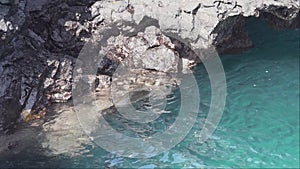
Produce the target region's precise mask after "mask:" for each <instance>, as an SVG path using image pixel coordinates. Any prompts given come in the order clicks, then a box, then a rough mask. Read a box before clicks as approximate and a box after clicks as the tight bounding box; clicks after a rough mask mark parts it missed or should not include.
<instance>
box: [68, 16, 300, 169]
mask: <svg viewBox="0 0 300 169" xmlns="http://www.w3.org/2000/svg"><path fill="white" fill-rule="evenodd" d="M247 28H248V29H249V30H250V36H251V37H252V39H253V41H254V44H255V48H254V49H252V50H250V51H248V52H245V53H243V54H240V55H234V56H229V55H227V56H222V62H223V65H224V69H225V72H226V76H227V85H228V96H227V103H226V108H225V111H224V114H223V117H222V120H221V122H220V124H219V126H218V128H217V129H216V131H215V132H214V134H213V135H212V137H211V138H210V139H209V140H207V141H206V142H205V143H204V144H200V143H198V141H197V134H198V133H199V131H200V130H201V127H200V126H202V124H203V121H204V119H205V117H206V114H207V112H208V109H209V106H210V87H209V86H210V84H209V81H208V77H207V75H206V71H205V69H204V67H203V66H201V65H200V66H198V67H197V69H196V70H195V75H196V77H197V81H198V83H199V89H200V92H201V112H200V113H199V116H198V119H197V123H196V124H195V126H194V127H193V129H192V130H191V131H190V133H189V135H188V136H187V137H186V138H185V140H183V142H181V143H180V144H179V145H177V146H176V147H175V148H173V149H171V150H169V151H168V152H165V153H163V154H161V155H158V156H156V157H153V158H150V159H143V160H141V159H129V158H123V157H118V156H115V155H112V154H110V153H106V152H105V151H104V150H102V149H100V148H96V149H92V151H91V152H90V153H88V154H86V155H85V156H82V157H81V158H78V159H73V160H74V161H73V162H72V164H65V165H66V166H65V167H70V165H71V166H72V167H99V166H109V167H114V168H183V167H184V168H189V167H197V168H199V167H247V168H258V167H260V168H299V30H294V31H275V30H272V29H271V28H269V27H268V26H267V25H266V24H265V23H263V22H261V21H257V20H255V19H253V20H251V19H250V20H249V21H248V26H247ZM171 105H172V104H171ZM176 105H178V104H173V109H174V111H175V110H177V109H178V107H176ZM88 155H93V157H87V156H88Z"/></svg>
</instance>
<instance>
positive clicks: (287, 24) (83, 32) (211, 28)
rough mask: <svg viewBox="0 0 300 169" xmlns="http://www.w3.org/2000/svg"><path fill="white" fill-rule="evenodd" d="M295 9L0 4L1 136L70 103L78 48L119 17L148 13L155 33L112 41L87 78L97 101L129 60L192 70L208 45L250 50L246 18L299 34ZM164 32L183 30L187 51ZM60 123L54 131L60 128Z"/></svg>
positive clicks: (37, 0) (225, 1)
mask: <svg viewBox="0 0 300 169" xmlns="http://www.w3.org/2000/svg"><path fill="white" fill-rule="evenodd" d="M299 6H300V5H299V1H297V0H288V1H285V0H277V1H271V0H267V1H263V0H258V1H243V0H238V1H233V0H221V1H209V0H205V1H201V2H197V1H194V0H187V1H185V3H176V2H174V1H170V0H165V1H158V0H154V1H140V0H131V1H117V0H116V1H114V0H113V1H108V0H103V1H96V0H87V1H84V0H79V1H78V0H76V1H74V0H63V1H61V0H54V1H48V0H0V133H1V134H4V133H6V134H8V133H13V132H14V129H15V128H16V125H17V124H18V122H22V121H35V120H36V119H43V118H44V117H43V116H45V114H47V113H49V110H48V109H47V107H49V105H51V104H52V103H61V102H67V101H70V99H72V90H71V89H72V83H73V79H72V73H73V71H74V70H73V69H74V64H75V62H76V57H78V54H79V52H80V51H81V49H82V47H83V45H84V44H85V43H86V42H87V40H88V38H89V37H91V36H92V35H96V37H97V34H99V33H101V31H102V29H103V28H105V27H106V26H107V25H109V24H110V23H112V22H115V21H116V22H117V21H118V20H119V19H123V20H125V21H130V22H134V23H137V24H138V23H139V22H140V21H142V20H147V18H145V17H144V15H147V16H148V17H151V18H152V19H154V20H157V22H158V24H159V25H160V30H157V29H155V28H153V27H152V28H151V27H150V28H149V29H147V30H145V31H141V33H140V34H139V35H137V36H135V37H121V36H120V37H119V38H123V39H113V38H112V39H111V44H113V45H112V46H111V48H110V49H108V50H107V51H106V52H107V55H106V57H105V58H104V59H103V60H102V62H101V63H100V64H99V71H98V74H97V77H96V76H95V77H92V81H95V82H96V84H97V91H98V93H100V95H101V94H102V95H106V94H105V91H104V89H105V90H106V91H108V90H107V89H108V88H109V87H110V85H111V81H112V79H111V78H112V75H113V73H114V72H115V71H116V69H117V67H118V65H119V64H120V62H122V61H124V60H125V61H126V60H127V61H128V60H130V61H128V62H129V63H130V65H131V66H130V67H131V68H139V69H143V70H145V69H147V71H148V70H150V71H157V72H163V73H170V72H178V71H181V70H184V69H189V68H191V67H193V66H195V65H196V64H197V63H198V62H199V61H198V60H197V58H195V54H194V53H193V51H192V50H191V49H194V48H196V47H199V46H202V47H206V46H209V45H211V44H213V45H215V46H216V48H217V50H218V52H219V53H228V52H236V51H241V50H245V49H247V48H250V47H251V46H252V42H251V40H250V39H249V38H248V36H247V32H246V31H245V29H244V23H245V17H249V16H256V17H260V18H262V19H265V20H266V21H268V22H269V23H270V24H271V25H272V26H273V27H274V28H276V29H293V28H299ZM166 30H167V31H169V32H173V33H174V34H179V32H180V35H181V36H182V38H186V39H187V41H188V42H189V43H190V44H188V45H189V46H190V47H191V48H189V47H187V46H185V44H183V43H181V42H179V41H176V40H174V39H172V38H171V37H167V36H165V35H164V36H163V35H162V34H161V32H164V31H166ZM199 39H200V40H199ZM116 42H118V43H120V44H118V46H117V45H116V44H117V43H116ZM162 53H163V54H164V55H161V54H162ZM126 58H130V59H126ZM124 63H125V62H124ZM180 65H181V66H182V67H180ZM148 74H150V73H148ZM148 80H149V79H148ZM146 81H147V80H145V81H144V82H143V83H148V82H146ZM150 83H151V84H152V83H154V84H156V82H155V81H154V82H153V81H152V82H150ZM152 85H153V84H152ZM101 92H103V93H104V94H103V93H101ZM69 116H74V114H71V113H69V114H66V115H64V116H63V118H62V119H61V120H62V121H64V122H66V121H68V119H69ZM64 122H61V123H58V124H57V125H58V126H59V127H57V126H55V125H54V126H51V127H54V128H55V130H59V128H60V127H61V126H60V125H63V124H64ZM43 123H44V121H43V122H41V123H33V125H39V126H41V125H42V124H43ZM47 125H48V126H47ZM47 125H46V126H44V128H47V129H51V127H49V125H51V123H47ZM66 130H69V128H66ZM76 130H77V129H76ZM76 132H77V133H76V134H79V132H78V131H76ZM1 134H0V137H2V136H1ZM76 134H75V135H76ZM54 135H55V134H53V135H52V136H53V138H55V137H56V136H59V134H58V135H55V136H54ZM52 136H49V137H52ZM49 142H52V143H55V141H53V140H50V141H49ZM9 147H11V148H13V147H14V146H13V145H10V146H9ZM50 147H51V146H50ZM71 147H72V146H71ZM54 149H56V148H54ZM57 149H60V148H57ZM62 152H63V151H62Z"/></svg>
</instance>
